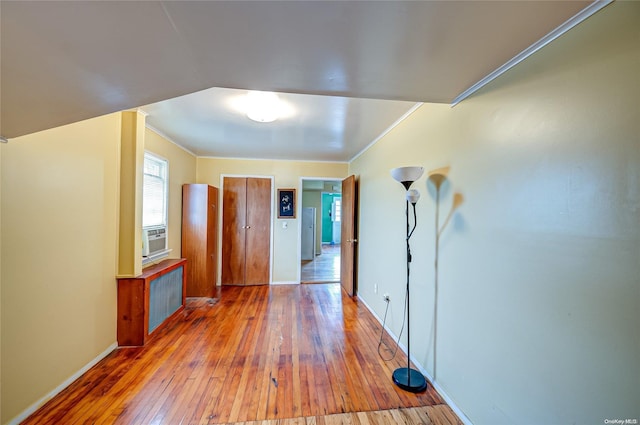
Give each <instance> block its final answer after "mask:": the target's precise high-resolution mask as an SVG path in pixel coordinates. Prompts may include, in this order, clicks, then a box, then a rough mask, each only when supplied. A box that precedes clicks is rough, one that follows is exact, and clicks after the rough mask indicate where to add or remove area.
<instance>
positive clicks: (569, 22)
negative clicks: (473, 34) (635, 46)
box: [451, 0, 613, 107]
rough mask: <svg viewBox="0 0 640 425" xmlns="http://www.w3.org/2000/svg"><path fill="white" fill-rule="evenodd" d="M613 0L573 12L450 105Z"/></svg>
mask: <svg viewBox="0 0 640 425" xmlns="http://www.w3.org/2000/svg"><path fill="white" fill-rule="evenodd" d="M612 2H613V0H595V1H594V2H593V3H591V4H590V5H589V6H587V7H585V8H584V9H582V10H581V11H580V12H578V13H577V14H575V15H574V16H573V17H571V18H569V19H568V20H567V21H565V22H564V23H563V24H561V25H560V26H559V27H558V28H556V29H554V30H553V31H551V32H550V33H549V34H547V35H545V36H544V37H542V38H541V39H540V40H538V41H536V42H535V43H533V44H532V45H531V46H529V47H527V48H526V49H524V50H523V51H522V52H520V53H518V54H517V55H516V56H514V57H513V58H512V59H510V60H509V61H507V62H506V63H505V64H504V65H502V66H500V67H499V68H497V69H496V70H495V71H493V72H491V73H490V74H489V75H487V76H486V77H484V78H483V79H481V80H480V81H478V82H477V83H475V84H474V85H472V86H471V87H469V88H468V89H466V90H465V91H463V92H462V93H460V94H459V95H458V96H457V97H456V98H455V99H453V101H452V102H451V107H454V106H456V105H457V104H458V103H460V102H462V101H463V100H464V99H466V98H467V97H469V96H471V95H472V94H473V93H475V92H476V91H478V90H480V89H481V88H482V87H484V86H485V85H487V84H489V83H490V82H491V81H493V80H495V79H496V78H498V77H499V76H500V75H502V74H504V73H505V72H507V71H508V70H510V69H511V68H513V67H514V66H516V65H517V64H519V63H520V62H522V61H523V60H525V59H527V58H528V57H529V56H531V55H533V54H534V53H535V52H537V51H538V50H540V49H542V48H543V47H544V46H546V45H547V44H549V43H551V42H552V41H554V40H555V39H557V38H559V37H560V36H562V35H563V34H564V33H566V32H567V31H569V30H570V29H571V28H573V27H575V26H576V25H578V24H579V23H581V22H583V21H584V20H586V19H587V18H589V17H590V16H592V15H594V14H595V13H596V12H598V11H599V10H600V9H602V8H604V7H605V6H608V5H609V4H610V3H612Z"/></svg>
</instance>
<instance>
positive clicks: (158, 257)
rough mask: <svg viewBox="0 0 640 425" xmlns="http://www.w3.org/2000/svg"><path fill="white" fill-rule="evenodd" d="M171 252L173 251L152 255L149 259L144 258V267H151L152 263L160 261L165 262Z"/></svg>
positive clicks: (166, 250) (168, 250)
mask: <svg viewBox="0 0 640 425" xmlns="http://www.w3.org/2000/svg"><path fill="white" fill-rule="evenodd" d="M171 251H172V249H164V250H162V251H159V252H156V253H155V254H153V255H150V256H148V257H142V265H143V266H146V265H149V264H151V263H155V262H158V261H160V260H164V259H165V258H167V257H168V256H169V254H170V253H171Z"/></svg>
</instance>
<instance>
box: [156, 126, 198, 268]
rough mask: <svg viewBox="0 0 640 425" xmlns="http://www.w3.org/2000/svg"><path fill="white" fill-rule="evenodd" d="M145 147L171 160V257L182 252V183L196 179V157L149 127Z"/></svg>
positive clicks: (169, 245)
mask: <svg viewBox="0 0 640 425" xmlns="http://www.w3.org/2000/svg"><path fill="white" fill-rule="evenodd" d="M144 149H145V150H147V151H149V152H152V153H155V154H156V155H159V156H161V157H163V158H165V159H167V160H168V161H169V196H168V201H169V205H168V210H169V211H168V213H169V214H168V218H167V228H168V229H167V230H168V242H169V244H168V248H169V249H171V253H170V254H169V258H180V256H181V252H182V185H183V184H187V183H195V181H196V157H195V155H192V154H191V153H189V152H187V151H185V150H184V149H182V148H181V147H179V146H178V145H176V144H175V143H172V142H170V141H168V140H167V139H166V138H164V137H163V136H161V135H159V134H158V133H156V132H155V131H153V130H151V129H149V128H147V130H146V135H145V140H144Z"/></svg>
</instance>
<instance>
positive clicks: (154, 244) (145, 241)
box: [142, 227, 167, 257]
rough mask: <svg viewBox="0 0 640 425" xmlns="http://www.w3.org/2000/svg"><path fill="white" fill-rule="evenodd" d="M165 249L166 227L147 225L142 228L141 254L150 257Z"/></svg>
mask: <svg viewBox="0 0 640 425" xmlns="http://www.w3.org/2000/svg"><path fill="white" fill-rule="evenodd" d="M165 249H167V228H166V227H149V228H146V229H142V256H143V257H151V256H152V255H154V254H157V253H159V252H162V251H164V250H165Z"/></svg>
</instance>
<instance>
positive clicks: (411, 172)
mask: <svg viewBox="0 0 640 425" xmlns="http://www.w3.org/2000/svg"><path fill="white" fill-rule="evenodd" d="M423 173H424V168H423V167H398V168H394V169H393V170H391V177H393V179H394V180H395V181H397V182H400V183H402V185H403V186H404V187H405V189H407V190H409V188H410V187H411V185H412V184H413V182H414V181H416V180H418V179H419V178H420V177H422V174H423Z"/></svg>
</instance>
